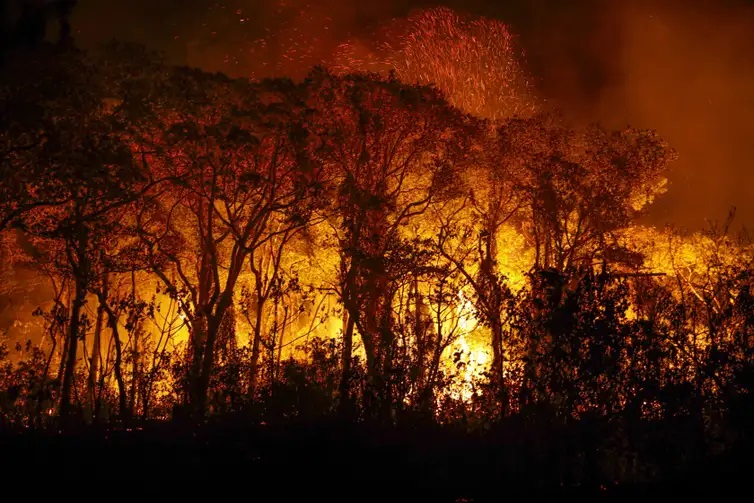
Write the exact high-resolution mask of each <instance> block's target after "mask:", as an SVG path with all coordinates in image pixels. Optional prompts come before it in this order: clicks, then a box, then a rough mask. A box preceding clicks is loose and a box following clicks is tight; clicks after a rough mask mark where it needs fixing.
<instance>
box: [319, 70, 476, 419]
mask: <svg viewBox="0 0 754 503" xmlns="http://www.w3.org/2000/svg"><path fill="white" fill-rule="evenodd" d="M306 85H307V86H308V88H307V91H308V93H309V97H310V98H309V100H310V103H311V106H313V107H315V108H316V109H317V110H319V111H320V116H319V118H318V119H319V120H318V124H317V133H318V136H319V138H321V139H322V142H323V144H324V149H323V153H322V154H321V155H322V159H323V163H324V164H325V165H326V166H327V168H328V169H329V170H331V171H330V172H332V173H333V176H334V177H335V178H336V180H337V197H336V200H335V204H334V206H333V210H334V215H335V220H336V221H337V229H338V239H339V247H340V252H341V256H342V268H341V278H340V281H341V285H342V286H341V292H340V294H341V299H342V301H343V305H344V307H345V309H346V311H347V312H348V326H347V327H346V331H345V336H346V341H345V343H344V348H346V351H348V350H349V349H350V348H351V347H352V344H351V341H350V340H349V338H350V337H351V335H352V331H351V329H350V328H349V327H350V323H353V324H354V327H355V328H356V329H357V330H358V333H359V336H360V337H361V340H362V342H363V343H364V348H365V351H366V357H367V376H368V381H369V382H368V390H367V391H366V396H365V397H364V399H365V407H366V408H367V410H368V411H369V414H371V415H374V416H376V417H379V418H381V419H383V420H385V419H387V418H388V417H389V412H390V409H391V407H392V401H393V399H392V390H391V385H390V377H391V374H392V371H393V369H392V365H393V354H394V351H395V343H396V338H395V336H396V334H395V330H394V326H393V324H394V315H393V301H394V298H395V295H396V289H397V286H398V280H399V279H400V278H401V277H404V276H405V275H406V274H407V273H408V271H409V270H410V269H411V268H412V267H413V266H414V265H415V264H414V263H412V260H413V258H411V257H410V254H409V256H407V255H406V254H405V250H406V245H407V242H406V238H405V234H404V232H403V228H404V227H405V226H406V225H407V224H408V223H410V222H412V221H415V220H416V219H417V217H419V216H420V215H422V214H423V213H424V212H425V211H426V210H427V208H428V207H429V206H430V205H431V204H432V203H433V202H434V201H435V200H437V199H439V198H442V197H443V192H444V191H446V190H447V188H448V187H449V186H450V185H451V184H452V181H453V171H454V169H455V168H456V164H457V163H458V162H460V161H461V160H462V159H463V150H464V146H465V144H466V137H465V136H464V135H463V131H464V129H465V128H467V127H469V120H468V119H467V118H466V117H465V116H464V115H463V114H462V113H460V112H459V111H457V110H455V109H453V108H452V107H451V106H449V105H448V104H447V102H446V101H445V100H444V99H443V97H442V95H441V94H440V93H439V92H437V91H436V90H434V89H432V88H428V87H421V86H407V85H405V84H402V83H400V82H398V81H397V80H396V79H395V78H394V77H389V78H386V79H384V78H381V77H378V76H376V75H373V74H355V75H348V76H345V77H335V76H333V75H330V74H328V73H327V72H326V71H323V70H316V71H315V72H313V73H312V74H311V75H310V76H309V78H308V79H307V81H306ZM349 358H350V356H348V355H346V357H344V362H348V361H350V360H349ZM346 372H348V369H347V368H344V373H346Z"/></svg>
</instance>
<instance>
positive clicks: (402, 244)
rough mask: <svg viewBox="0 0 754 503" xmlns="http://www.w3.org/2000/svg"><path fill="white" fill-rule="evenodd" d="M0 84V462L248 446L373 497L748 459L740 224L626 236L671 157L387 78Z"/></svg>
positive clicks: (11, 61) (72, 54) (511, 106)
mask: <svg viewBox="0 0 754 503" xmlns="http://www.w3.org/2000/svg"><path fill="white" fill-rule="evenodd" d="M2 65H3V77H2V81H1V83H2V86H1V87H0V101H1V102H2V106H0V139H1V141H0V149H1V153H0V244H1V245H2V248H1V249H0V256H2V261H1V262H0V272H1V278H2V279H1V280H0V322H2V325H0V431H1V432H2V434H3V435H5V436H7V438H10V439H18V438H24V439H26V440H23V442H27V441H29V440H28V438H35V439H37V440H36V441H37V442H43V441H44V442H47V441H49V438H48V435H58V436H59V435H64V436H63V438H69V440H70V439H75V440H70V441H71V442H74V441H75V442H82V443H86V442H90V443H91V444H92V445H100V444H99V443H100V442H104V441H103V440H101V435H104V433H102V432H109V433H107V435H109V436H108V438H113V439H115V438H116V437H117V438H119V437H118V436H119V435H126V432H130V433H132V434H134V435H136V434H137V433H138V432H141V433H139V435H140V436H139V437H138V439H137V440H134V441H133V442H136V443H137V444H138V443H139V442H142V443H143V444H144V445H146V446H147V447H144V449H156V447H154V446H155V445H158V444H159V443H160V442H165V441H166V440H164V438H165V437H181V438H183V436H184V432H193V435H194V436H196V435H197V433H196V432H197V431H199V432H200V433H199V435H200V436H202V438H203V439H204V440H203V442H205V444H207V445H214V446H219V447H216V448H218V449H220V448H222V449H225V448H227V447H228V443H230V441H229V440H227V439H226V437H224V436H223V435H228V436H232V435H233V434H232V433H228V432H236V435H239V436H240V435H241V434H240V433H238V432H241V431H244V432H246V433H244V436H243V438H244V439H246V440H244V441H243V442H248V445H253V449H252V448H251V447H249V449H252V450H255V451H254V452H257V451H256V450H259V452H263V453H264V454H259V456H261V457H263V458H264V457H270V458H273V459H277V458H276V456H280V457H281V459H278V460H277V461H270V462H269V463H270V464H269V465H265V467H263V468H258V471H257V473H261V474H271V473H273V472H275V470H276V468H275V469H274V468H272V467H276V466H278V465H276V464H275V462H279V463H280V464H281V465H282V464H284V463H287V461H285V460H283V458H284V456H283V455H282V454H280V453H279V452H278V448H277V447H276V445H278V444H275V439H280V438H283V437H285V438H286V439H287V440H285V441H283V440H281V442H288V443H289V444H291V445H293V444H295V445H297V446H299V447H297V448H300V449H301V451H302V452H301V453H299V454H298V455H299V456H300V457H301V459H307V460H308V461H307V463H310V464H311V465H316V461H315V460H314V459H310V458H309V457H307V456H309V455H308V454H303V451H304V450H305V447H306V446H309V447H311V450H312V451H314V450H316V451H317V452H322V451H323V450H328V449H332V453H331V454H330V455H329V458H328V459H330V458H332V459H336V458H343V459H346V458H348V457H350V458H351V459H354V458H356V457H357V456H358V453H355V451H356V450H358V449H356V448H355V447H353V445H352V443H353V442H356V443H358V442H362V443H366V445H369V446H371V447H364V449H366V450H367V451H369V452H370V453H372V452H373V451H372V450H369V449H377V451H379V454H374V453H373V454H370V455H369V456H368V457H370V461H368V462H367V461H365V462H364V463H363V465H362V467H363V471H364V472H367V473H372V474H373V476H374V477H376V478H379V477H378V475H374V473H375V472H376V471H378V470H379V469H381V468H380V467H381V466H382V465H381V463H383V462H386V461H385V460H386V459H393V458H396V459H402V458H401V455H398V454H395V452H397V451H396V449H397V450H401V449H403V451H401V452H404V451H406V452H409V451H410V452H415V451H416V452H422V453H424V454H422V455H426V456H427V457H429V458H432V459H435V458H437V457H438V456H440V454H437V451H436V450H433V449H441V448H440V447H432V446H433V445H445V446H446V449H447V450H448V451H452V452H455V453H456V456H458V457H459V459H462V460H463V461H458V462H457V463H456V462H451V461H448V462H447V463H448V465H447V466H446V465H442V466H440V465H439V464H438V465H433V467H431V468H426V466H425V465H424V464H422V463H423V462H419V461H405V462H403V463H407V464H406V465H405V467H409V466H411V467H413V468H405V469H406V470H407V471H410V470H418V469H417V468H416V466H419V465H421V466H422V467H423V468H422V469H421V470H424V471H425V472H426V473H431V474H432V475H426V474H425V476H426V477H436V478H437V480H441V479H442V478H443V477H444V475H442V474H443V473H446V472H445V471H444V470H449V471H452V470H456V469H457V470H460V471H459V472H457V473H464V474H465V475H464V476H465V477H468V478H471V477H479V478H482V479H484V478H485V477H487V479H485V480H487V482H484V483H485V484H493V482H490V481H491V480H498V479H496V478H495V477H507V478H506V479H505V480H507V481H508V483H509V484H515V483H516V480H519V479H520V477H528V478H527V479H526V480H529V481H531V484H534V485H536V486H537V487H539V488H540V489H542V488H554V487H559V488H563V487H564V486H567V487H582V486H583V487H589V488H596V490H603V491H604V490H606V488H613V487H617V486H619V485H631V484H634V485H636V484H645V483H649V482H657V481H665V480H673V478H674V477H682V476H687V475H685V474H688V473H696V471H695V470H700V467H701V466H705V467H706V466H708V463H711V461H710V460H718V461H719V460H722V461H719V462H720V463H723V464H724V463H726V462H731V461H725V460H730V459H733V458H731V457H730V456H736V455H739V453H740V452H745V448H746V446H748V445H749V442H750V440H749V439H750V436H751V425H752V419H754V417H752V410H753V409H752V397H751V394H750V393H751V387H752V384H754V292H752V291H751V289H752V285H753V282H754V277H753V276H752V273H753V272H754V268H753V265H752V257H753V255H752V248H751V246H750V242H749V241H748V240H747V239H746V237H745V236H743V235H741V236H739V235H737V234H735V233H733V232H732V231H731V230H730V229H731V221H732V218H733V212H731V215H730V217H729V219H728V220H726V221H723V222H720V223H717V224H710V225H709V228H708V229H706V230H705V231H702V232H696V233H690V232H682V231H680V230H675V229H670V228H667V229H657V228H654V227H651V226H647V225H645V224H643V223H642V221H641V217H642V215H643V214H644V213H645V212H646V210H647V208H648V206H649V205H650V204H652V202H653V201H654V199H655V198H657V197H659V196H661V195H662V194H663V193H664V192H665V191H666V190H667V183H666V182H667V174H668V170H669V169H671V168H672V165H673V161H674V160H675V159H676V157H677V154H676V152H675V151H674V150H673V149H672V147H671V146H669V145H668V144H667V143H666V142H665V141H664V140H663V139H662V138H660V137H659V136H658V135H657V134H656V133H655V132H654V131H652V130H640V129H635V128H630V127H628V128H625V129H621V130H611V129H607V128H605V127H603V126H600V125H599V124H593V125H589V126H586V127H583V126H576V125H573V124H571V123H569V121H568V120H566V119H565V118H564V117H563V116H562V115H561V114H559V113H558V112H557V111H556V110H550V109H547V108H546V107H542V106H539V105H534V104H532V103H533V102H530V101H528V100H525V99H521V100H519V101H517V102H515V103H514V102H513V101H510V100H511V99H512V98H510V97H509V98H507V99H508V101H506V103H507V108H505V109H504V110H503V109H502V108H501V107H500V106H497V105H494V104H493V105H489V103H488V102H481V105H480V106H478V107H476V109H474V107H473V106H469V104H468V103H464V102H462V101H459V99H458V96H459V94H458V93H459V92H461V93H462V91H456V90H453V89H448V87H447V86H443V85H441V84H442V82H440V83H439V84H438V85H431V84H422V83H409V82H410V79H406V78H404V77H405V72H404V73H403V74H402V73H401V69H400V67H397V71H392V72H387V73H385V72H376V71H375V72H370V71H362V70H360V69H354V68H350V69H349V68H344V67H343V66H334V67H332V68H326V67H316V68H314V69H312V70H311V71H310V72H309V73H308V75H307V76H306V78H304V79H301V80H292V79H289V78H284V77H278V78H266V79H241V78H230V77H228V76H225V75H222V74H213V73H207V72H205V71H202V70H199V69H195V68H189V67H180V66H174V65H171V64H168V63H166V62H164V61H163V60H162V59H161V56H160V55H159V54H156V53H152V52H150V51H148V50H147V49H145V48H143V47H140V46H137V45H130V44H126V43H117V42H113V43H111V44H108V45H106V46H103V47H101V48H100V49H98V50H93V51H88V52H85V51H83V50H79V49H76V48H74V47H73V46H72V45H67V44H59V45H48V44H41V45H38V46H35V47H33V48H29V47H26V48H24V49H14V50H12V51H10V50H9V51H6V52H5V53H4V55H3V62H2ZM409 67H410V65H406V68H409ZM428 71H437V69H436V68H434V69H433V68H430V69H429V70H428ZM440 77H441V78H442V75H440ZM445 77H446V78H454V77H453V74H452V73H448V74H446V75H445ZM436 80H437V79H436ZM506 85H507V84H506ZM486 91H487V90H486V89H484V88H483V87H481V88H479V87H478V88H476V92H480V93H481V92H486ZM491 92H493V93H497V96H500V95H501V94H504V93H503V92H501V91H500V90H499V89H498V90H496V91H494V90H493V91H491ZM461 95H462V96H464V97H465V99H467V100H469V99H470V98H469V95H466V94H461ZM471 96H472V98H471V101H473V103H475V104H479V103H480V101H479V100H478V99H477V100H474V99H473V95H471ZM490 107H492V108H490ZM490 109H494V110H495V111H496V112H500V113H490V112H489V110H490ZM501 110H503V111H504V113H503V112H501ZM166 425H172V426H169V428H168V426H166ZM166 428H168V429H166ZM291 431H293V433H291ZM312 431H316V432H318V433H317V434H313V433H311V432H312ZM72 432H75V435H83V436H84V437H83V438H85V439H88V440H80V438H82V437H79V436H70V437H66V436H65V435H74V433H72ZM375 432H379V433H375ZM29 435H36V436H33V437H28V436H29ZM185 435H189V434H188V433H185ZM110 436H111V437H110ZM248 438H252V439H253V440H248ZM291 438H293V439H294V440H291ZM332 438H335V439H336V440H332V442H331V441H330V440H331V439H332ZM355 438H358V439H360V440H358V441H356V440H354V439H355ZM39 439H47V440H39ZM438 439H439V440H438ZM9 442H10V443H9V444H8V445H9V446H12V445H15V446H16V450H13V447H9V448H10V449H11V450H10V451H8V452H17V451H18V452H20V450H21V449H22V447H20V446H21V445H26V444H23V443H14V442H20V441H18V440H9ZM59 442H63V443H64V442H65V441H64V440H61V441H59ZM113 442H115V440H113ZM123 442H125V440H124V441H123ZM129 442H130V441H129ZM243 442H242V443H243ZM56 445H57V444H56ZM87 445H88V444H87ZM118 445H120V444H118ZM124 445H125V444H124ZM139 445H141V444H139ZM160 445H161V444H160ZM243 445H244V446H246V445H247V443H243ZM360 445H361V444H360ZM406 445H409V447H406ZM301 446H303V447H301ZM386 446H387V447H386ZM428 446H430V447H428ZM241 451H243V449H241V448H239V451H233V452H234V454H233V455H232V456H231V459H233V460H239V459H246V457H245V456H247V455H248V454H247V453H245V452H241ZM181 452H183V451H181ZM297 452H298V451H297ZM427 452H429V453H428V454H427ZM18 455H19V456H21V455H22V454H18ZM26 455H29V454H26ZM29 456H30V455H29ZM233 456H235V457H233ZM312 456H313V455H312ZM406 456H409V455H405V456H403V457H404V458H405V457H406ZM416 456H419V455H418V454H416ZM157 457H159V456H157ZM409 457H410V456H409ZM422 459H423V458H422ZM735 459H737V458H735ZM718 461H715V462H716V463H717V462H718ZM225 462H226V463H228V465H230V463H231V461H225ZM238 462H239V463H240V462H241V461H238ZM153 463H155V465H157V463H158V462H157V461H153ZM370 463H372V464H370ZM411 463H416V466H415V465H412V464H411ZM438 463H439V462H438ZM453 463H456V464H457V465H458V466H456V464H453ZM451 465H452V466H453V467H455V468H450V466H451ZM124 466H125V462H124ZM213 466H214V465H213ZM222 466H225V465H222ZM222 466H220V465H217V466H215V468H216V469H217V470H218V473H220V472H221V471H222V470H223V469H224V468H222ZM339 466H340V465H339ZM401 466H404V465H401ZM369 467H371V468H369ZM459 467H460V468H459ZM383 468H384V467H383ZM124 469H125V468H124ZM187 469H188V468H187ZM340 469H341V470H345V469H346V468H344V467H341V468H340ZM265 470H269V472H268V471H265ZM309 470H310V471H311V470H313V471H314V473H316V474H317V476H320V475H322V474H320V472H319V470H320V468H312V467H311V466H310V468H309ZM321 470H322V472H323V473H324V472H325V468H322V469H321ZM464 470H465V471H464ZM357 471H358V470H357ZM380 473H381V472H380ZM707 473H708V472H707ZM260 476H261V475H260ZM323 476H324V475H323ZM312 477H314V476H313V475H312ZM459 479H461V477H460V476H459ZM464 480H465V479H464ZM495 483H497V482H495ZM459 484H460V486H459V487H461V486H463V484H467V482H459ZM438 487H439V486H438ZM464 487H466V486H464ZM447 490H448V491H451V490H450V489H447ZM451 492H452V491H451ZM454 494H455V493H454ZM464 494H465V493H464ZM451 500H452V499H451ZM455 501H480V500H479V499H478V498H477V499H476V500H472V499H456V500H455Z"/></svg>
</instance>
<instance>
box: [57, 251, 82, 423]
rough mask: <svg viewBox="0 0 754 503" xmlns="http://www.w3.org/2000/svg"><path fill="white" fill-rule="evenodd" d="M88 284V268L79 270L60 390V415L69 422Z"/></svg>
mask: <svg viewBox="0 0 754 503" xmlns="http://www.w3.org/2000/svg"><path fill="white" fill-rule="evenodd" d="M80 265H81V264H80ZM86 286H87V281H86V270H85V269H84V270H79V271H78V274H77V276H76V293H75V295H74V299H73V308H72V310H71V319H70V323H69V327H68V348H67V351H68V352H67V353H66V355H65V368H64V370H63V387H62V389H61V392H60V416H61V417H62V418H63V419H64V421H66V422H69V423H70V421H71V419H72V412H73V410H72V404H71V394H72V391H73V384H74V382H73V380H74V377H75V371H76V355H77V352H78V346H79V344H78V343H79V339H80V334H79V332H80V331H81V308H82V307H83V306H84V303H85V302H86Z"/></svg>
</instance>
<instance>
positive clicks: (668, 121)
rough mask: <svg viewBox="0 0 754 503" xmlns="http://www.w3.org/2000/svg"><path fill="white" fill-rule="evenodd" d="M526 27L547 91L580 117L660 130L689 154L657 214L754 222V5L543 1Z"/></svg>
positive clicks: (532, 61)
mask: <svg viewBox="0 0 754 503" xmlns="http://www.w3.org/2000/svg"><path fill="white" fill-rule="evenodd" d="M533 3H534V4H538V5H539V7H540V8H535V7H532V8H531V9H529V10H528V11H526V12H525V13H524V15H523V18H522V19H521V20H520V22H519V24H518V25H514V29H515V28H516V26H518V27H520V28H521V29H522V31H521V33H522V41H523V43H524V46H525V47H526V49H527V52H528V63H529V69H530V71H532V72H533V73H534V74H535V75H536V76H537V77H538V82H539V86H540V91H541V92H542V93H543V94H545V95H546V96H547V97H548V100H549V101H550V102H551V103H554V104H556V105H557V106H558V107H560V108H562V109H563V110H564V111H565V112H566V115H567V116H569V117H570V118H572V119H574V120H577V121H581V122H587V121H599V122H602V123H603V124H605V125H607V126H610V127H625V126H626V125H632V126H635V127H640V128H651V129H656V130H657V131H658V133H659V134H660V135H661V136H663V137H664V138H665V139H666V140H667V141H668V142H669V143H670V144H671V145H672V146H673V147H674V148H675V149H676V150H677V151H678V153H679V160H678V161H677V162H676V163H674V164H673V166H672V173H671V177H670V190H669V191H668V193H667V195H666V196H664V197H662V198H660V199H659V200H658V201H657V202H656V203H655V204H654V205H653V206H652V208H651V213H650V215H649V219H648V220H649V222H650V223H654V224H658V225H662V224H666V223H670V224H673V225H675V226H678V227H682V228H687V229H690V230H695V229H699V228H702V227H705V226H706V222H705V220H706V219H712V220H718V221H719V220H723V219H724V218H725V216H726V214H727V213H728V211H729V209H730V208H731V207H733V206H735V207H736V208H737V217H736V221H735V222H734V224H737V225H738V226H746V227H749V228H752V227H754V198H753V197H752V195H754V192H753V189H752V188H753V187H754V169H752V168H754V141H753V140H754V121H752V117H753V116H754V115H753V113H752V112H754V52H752V51H751V48H752V47H754V6H752V5H751V3H752V2H743V1H729V0H720V1H711V0H708V1H703V0H685V1H680V0H646V1H644V2H642V1H638V0H625V1H613V2H596V1H586V0H585V1H578V2H574V3H570V2H569V5H568V6H567V7H565V6H563V7H561V8H557V7H554V8H550V9H545V8H544V7H543V6H544V5H545V4H552V2H545V1H539V2H537V1H535V2H533Z"/></svg>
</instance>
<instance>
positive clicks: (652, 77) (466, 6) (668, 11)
mask: <svg viewBox="0 0 754 503" xmlns="http://www.w3.org/2000/svg"><path fill="white" fill-rule="evenodd" d="M440 3H441V4H443V5H446V6H448V7H451V8H455V9H456V10H458V11H461V12H464V13H468V14H471V15H483V16H489V17H493V18H498V19H501V20H503V21H504V22H506V23H508V24H509V25H510V26H511V29H512V32H513V33H514V34H515V35H516V37H517V38H516V41H517V43H518V44H519V45H520V46H522V47H523V49H524V50H525V52H526V62H525V64H526V65H527V70H528V73H530V74H531V75H533V77H534V83H535V85H536V86H537V88H538V91H539V94H540V95H542V96H543V97H544V98H546V100H547V101H548V102H550V103H552V104H554V105H555V106H558V107H559V108H561V109H563V110H564V112H565V114H566V115H567V116H568V117H570V118H571V119H572V120H574V121H577V122H588V121H600V122H602V123H604V124H605V125H607V126H611V127H624V126H626V125H632V126H635V127H641V128H653V129H656V130H657V131H658V132H659V133H660V134H661V135H662V136H663V137H665V138H666V139H667V140H668V141H669V142H670V144H671V145H672V146H673V147H674V148H676V150H677V151H678V153H679V156H680V159H679V161H678V162H677V163H675V164H674V167H673V168H674V171H673V173H672V175H671V180H670V182H671V185H670V190H669V192H668V195H667V196H665V197H663V198H661V199H660V200H659V201H658V202H657V203H655V205H654V206H653V210H652V214H651V215H650V217H651V222H653V223H657V224H663V223H666V222H669V223H673V224H675V225H677V226H681V227H687V228H692V229H694V228H700V227H702V226H704V224H705V222H704V220H705V218H712V219H722V218H723V217H724V216H725V215H726V213H727V211H728V209H729V208H730V207H731V206H736V207H737V208H738V218H737V221H738V223H739V224H745V225H748V226H750V227H754V198H752V197H750V194H751V188H750V187H752V186H754V184H753V182H754V170H752V169H751V168H752V167H754V166H752V163H753V162H754V161H753V159H754V141H753V140H754V121H751V117H750V116H751V115H752V114H751V111H752V110H754V85H752V84H754V53H753V52H752V51H751V50H750V48H751V47H754V13H753V10H754V8H753V7H752V6H751V2H750V1H749V2H744V1H743V0H717V1H713V0H683V1H682V0H644V1H642V0H572V1H569V2H562V1H558V0H509V1H507V2H497V1H494V0H446V1H444V2H436V1H430V0H412V1H409V2H406V1H403V0H387V1H382V2H357V1H356V0H277V1H262V0H226V1H221V2H217V1H212V0H138V1H137V0H111V1H109V2H102V1H101V0H79V5H78V7H77V10H76V11H75V12H74V17H73V19H72V25H73V31H74V36H75V37H76V39H77V41H78V42H79V43H80V44H82V45H84V46H86V45H91V44H92V43H95V42H99V41H103V40H107V39H109V38H118V39H124V40H133V41H137V42H140V43H144V44H146V45H148V46H151V47H154V48H157V49H160V50H162V51H164V52H166V53H167V55H168V57H169V59H170V60H171V61H172V62H175V63H179V64H189V65H192V66H199V67H201V68H204V69H206V70H209V71H221V72H224V73H227V74H229V75H233V76H260V77H261V76H271V75H289V76H292V77H301V76H303V75H304V74H305V73H306V72H307V70H308V69H309V68H310V67H311V66H313V65H316V64H322V63H327V62H328V61H330V60H331V56H332V55H333V54H335V52H336V51H337V49H338V47H339V45H341V44H342V43H344V42H347V41H351V42H354V41H355V42H356V43H360V41H364V42H365V43H367V42H368V40H369V37H370V36H372V35H373V34H374V33H379V32H380V28H381V27H384V26H385V25H387V24H389V23H391V22H392V20H393V19H394V18H405V17H406V16H408V15H410V13H411V12H412V11H414V10H416V9H420V8H428V7H434V6H437V5H438V4H440Z"/></svg>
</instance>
